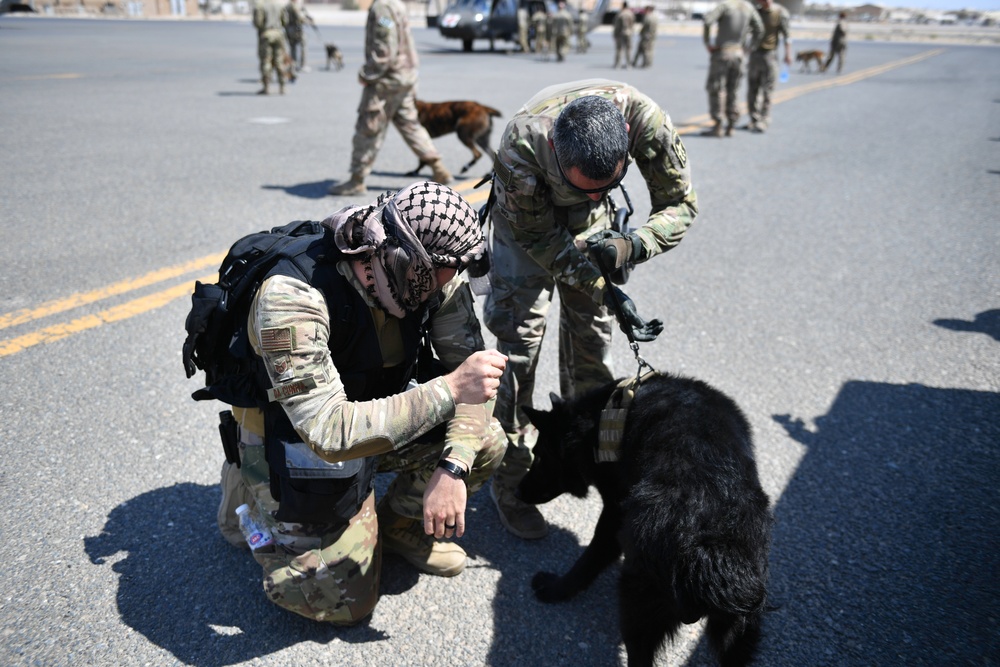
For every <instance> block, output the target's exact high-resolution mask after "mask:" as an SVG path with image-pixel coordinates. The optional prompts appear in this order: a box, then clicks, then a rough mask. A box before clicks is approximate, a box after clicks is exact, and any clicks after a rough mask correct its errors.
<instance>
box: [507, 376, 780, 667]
mask: <svg viewBox="0 0 1000 667" xmlns="http://www.w3.org/2000/svg"><path fill="white" fill-rule="evenodd" d="M615 386H616V384H615V383H611V384H609V385H607V386H605V387H603V388H601V389H597V390H595V391H592V392H590V393H588V394H585V395H583V396H581V397H578V398H576V399H573V400H570V401H565V402H564V401H562V400H561V399H560V398H559V397H558V396H555V395H552V405H553V407H552V410H551V411H541V410H535V409H533V408H527V407H526V408H525V409H524V410H525V413H526V414H527V415H528V417H529V418H530V419H531V422H532V423H533V424H534V425H535V426H536V427H537V428H538V441H537V444H536V445H535V448H534V457H535V459H534V462H533V463H532V465H531V468H530V469H529V471H528V474H527V475H526V476H525V477H524V479H523V480H522V481H521V483H520V485H519V486H518V490H517V494H518V497H519V498H520V499H521V500H523V501H525V502H530V503H535V504H538V503H545V502H548V501H550V500H552V499H554V498H556V497H558V496H559V495H561V494H563V493H567V492H568V493H570V494H572V495H574V496H577V497H579V498H583V497H585V496H586V495H587V492H588V490H589V487H591V486H596V487H597V490H598V491H599V492H600V494H601V499H602V501H603V508H602V510H601V515H600V518H599V519H598V521H597V527H596V529H595V531H594V537H593V539H592V540H591V541H590V544H589V545H588V546H587V547H586V548H585V549H584V551H583V554H582V555H581V556H580V557H579V558H578V559H577V561H576V563H575V564H574V565H573V567H572V568H571V569H570V570H569V572H567V573H566V574H564V575H562V576H559V575H557V574H553V573H550V572H539V573H537V574H536V575H535V576H534V578H533V579H532V581H531V586H532V588H533V589H534V591H535V595H536V596H537V597H538V598H539V599H540V600H542V601H543V602H559V601H563V600H568V599H570V598H571V597H573V596H574V595H576V594H577V593H579V592H580V591H582V590H584V589H585V588H587V587H588V586H589V585H590V584H591V583H592V582H593V581H594V579H595V578H596V577H597V575H598V574H600V573H601V571H602V570H604V569H605V568H607V567H608V566H609V565H612V564H613V563H615V562H616V561H617V560H618V557H619V556H620V555H622V554H624V557H625V558H624V561H623V563H622V566H621V577H620V581H619V596H620V600H619V611H620V624H621V633H622V638H623V639H624V642H625V648H626V651H627V652H628V664H629V667H643V666H649V667H651V666H652V665H653V660H654V656H655V655H656V652H657V651H658V650H659V648H660V646H661V645H662V644H663V642H664V641H665V640H666V639H668V638H669V639H670V640H673V638H674V637H675V635H676V633H677V630H678V628H679V627H680V625H681V624H682V623H695V622H697V621H698V620H700V619H702V618H705V617H708V623H707V629H706V632H707V635H708V638H709V641H710V644H711V646H712V649H713V651H714V653H715V654H716V656H717V657H718V659H719V661H720V663H721V664H722V665H724V666H725V667H730V666H733V667H736V666H742V665H746V664H747V663H748V662H749V661H750V660H751V659H752V657H753V655H754V652H755V650H756V647H757V643H758V641H759V638H760V629H761V620H762V616H763V614H764V612H765V611H767V610H768V605H767V578H768V554H769V551H770V543H771V527H772V524H773V518H772V515H771V511H770V508H769V502H768V498H767V495H766V494H765V493H764V491H763V489H762V488H761V485H760V481H759V479H758V476H757V465H756V463H755V461H754V453H753V442H752V436H751V431H750V425H749V423H748V422H747V420H746V417H744V415H743V413H742V412H741V411H740V409H739V407H738V406H737V405H736V403H734V402H733V401H732V399H730V398H729V397H728V396H726V395H725V394H723V393H721V392H720V391H718V390H716V389H714V388H712V387H711V386H709V385H708V384H706V383H704V382H701V381H698V380H693V379H687V378H681V377H676V376H673V375H669V374H667V373H655V374H653V375H651V376H647V377H646V378H644V379H643V381H642V383H641V384H640V385H639V387H638V388H637V390H636V392H635V395H634V397H633V399H632V401H631V405H630V406H629V411H628V415H627V417H626V420H625V424H624V431H623V434H622V439H621V444H620V448H619V450H618V454H619V459H618V460H617V461H613V462H605V461H602V462H600V463H599V462H597V459H596V455H597V451H598V444H599V428H600V425H601V411H602V410H603V409H604V408H605V405H606V404H607V402H608V399H609V398H610V397H611V395H612V393H613V391H614V389H615Z"/></svg>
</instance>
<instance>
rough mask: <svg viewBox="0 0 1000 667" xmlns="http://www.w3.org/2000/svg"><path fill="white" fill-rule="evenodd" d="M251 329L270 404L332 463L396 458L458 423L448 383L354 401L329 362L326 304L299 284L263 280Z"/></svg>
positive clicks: (287, 280) (289, 280)
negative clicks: (282, 411) (409, 446)
mask: <svg viewBox="0 0 1000 667" xmlns="http://www.w3.org/2000/svg"><path fill="white" fill-rule="evenodd" d="M248 327H249V330H250V343H251V345H252V346H253V348H254V350H255V351H256V352H257V354H259V355H260V356H261V358H262V360H263V363H264V366H265V368H266V370H267V374H268V377H269V378H270V380H271V383H272V387H273V389H272V390H271V392H269V393H270V394H273V396H272V400H277V401H278V402H279V403H281V406H282V407H283V408H284V409H285V413H286V414H287V415H288V418H289V420H290V421H291V423H292V425H293V426H294V427H295V431H296V432H297V433H298V434H299V436H300V437H301V438H302V439H303V441H305V442H306V443H308V444H309V446H310V447H311V448H312V449H313V450H314V451H315V452H316V454H318V455H319V456H320V457H321V458H323V459H324V460H326V461H331V462H335V461H341V460H345V459H353V458H358V457H362V456H371V455H373V454H381V453H384V452H388V451H392V450H394V449H397V448H399V447H402V446H403V445H405V444H406V443H408V442H410V441H411V440H413V439H414V438H416V437H419V436H420V435H423V434H424V433H426V432H427V431H429V430H430V429H431V428H433V427H434V426H437V425H438V424H440V423H441V422H443V421H445V420H447V419H450V418H451V417H453V416H454V413H455V402H454V399H453V398H452V395H451V391H450V390H449V389H448V385H447V383H445V381H444V380H443V379H442V378H436V379H434V380H432V381H430V382H427V383H424V384H421V385H419V386H417V387H416V388H414V389H410V390H408V391H405V392H403V393H400V394H396V395H394V396H389V397H387V398H380V399H376V400H372V401H356V402H354V401H349V400H348V399H347V394H346V393H345V390H344V385H343V382H342V381H341V379H340V374H339V373H338V372H337V369H336V367H334V365H333V361H332V360H331V357H330V350H329V348H328V341H329V337H330V322H329V315H328V313H327V309H326V301H325V300H324V298H323V295H322V294H321V293H320V292H319V291H318V290H316V289H313V288H312V287H310V286H309V285H307V284H305V283H303V282H302V281H300V280H296V279H294V278H288V277H285V276H275V277H272V278H269V279H268V280H266V281H264V283H263V285H261V288H260V290H259V291H258V293H257V296H256V297H255V298H254V302H253V304H252V307H251V310H250V315H249V318H248Z"/></svg>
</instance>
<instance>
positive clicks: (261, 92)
mask: <svg viewBox="0 0 1000 667" xmlns="http://www.w3.org/2000/svg"><path fill="white" fill-rule="evenodd" d="M263 81H264V87H263V88H261V89H260V90H258V91H257V94H258V95H267V94H268V92H269V91H268V88H269V84H270V83H271V82H270V81H268V80H267V79H264V80H263Z"/></svg>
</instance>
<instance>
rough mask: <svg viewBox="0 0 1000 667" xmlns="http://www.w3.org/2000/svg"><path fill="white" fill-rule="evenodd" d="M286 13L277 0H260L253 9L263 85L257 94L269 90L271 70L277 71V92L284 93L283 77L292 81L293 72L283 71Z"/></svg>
mask: <svg viewBox="0 0 1000 667" xmlns="http://www.w3.org/2000/svg"><path fill="white" fill-rule="evenodd" d="M287 22H288V14H287V12H285V9H284V8H283V7H282V6H281V4H280V3H279V0H261V1H260V2H259V3H257V5H256V6H255V7H254V10H253V26H254V27H255V28H257V58H258V59H259V60H260V80H261V83H263V84H264V87H263V88H261V89H260V90H258V91H257V94H258V95H267V94H268V93H269V92H270V85H271V70H272V69H274V71H276V72H277V73H278V92H280V93H281V94H282V95H284V94H285V78H286V77H289V75H290V78H291V79H292V80H293V81H294V80H295V74H293V73H291V72H286V71H285V60H286V59H287V56H286V51H285V30H284V26H285V24H286V23H287Z"/></svg>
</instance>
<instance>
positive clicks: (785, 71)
mask: <svg viewBox="0 0 1000 667" xmlns="http://www.w3.org/2000/svg"><path fill="white" fill-rule="evenodd" d="M778 81H780V82H781V83H788V65H782V66H781V74H779V75H778Z"/></svg>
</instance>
